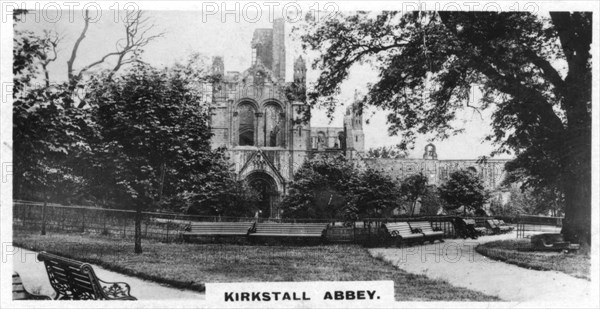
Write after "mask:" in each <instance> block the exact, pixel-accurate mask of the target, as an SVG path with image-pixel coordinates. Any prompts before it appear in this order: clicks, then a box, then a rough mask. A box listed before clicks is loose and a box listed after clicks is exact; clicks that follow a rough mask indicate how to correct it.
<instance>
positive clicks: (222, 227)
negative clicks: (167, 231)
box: [183, 222, 254, 236]
mask: <svg viewBox="0 0 600 309" xmlns="http://www.w3.org/2000/svg"><path fill="white" fill-rule="evenodd" d="M253 226H254V222H191V223H190V224H189V225H188V226H187V228H186V231H185V232H184V233H183V235H184V236H246V235H248V233H250V230H252V227H253Z"/></svg>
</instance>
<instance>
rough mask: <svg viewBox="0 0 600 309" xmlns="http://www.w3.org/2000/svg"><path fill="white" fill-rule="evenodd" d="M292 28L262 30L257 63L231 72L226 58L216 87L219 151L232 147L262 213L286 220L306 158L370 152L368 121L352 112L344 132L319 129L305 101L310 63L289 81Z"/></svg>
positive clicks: (277, 25)
mask: <svg viewBox="0 0 600 309" xmlns="http://www.w3.org/2000/svg"><path fill="white" fill-rule="evenodd" d="M284 27H285V24H284V21H283V19H278V20H275V21H274V23H273V29H256V30H255V31H254V37H253V38H252V63H251V65H250V67H249V68H248V69H247V70H245V71H244V72H242V73H239V72H226V71H225V64H224V62H223V59H222V58H221V57H215V58H214V59H213V66H212V69H213V73H215V74H217V75H221V76H222V81H221V82H219V83H215V84H213V85H211V87H212V98H209V101H210V102H211V109H212V118H211V123H210V126H211V130H212V132H213V134H214V135H213V138H212V146H213V147H215V148H216V147H226V148H227V150H228V152H229V156H230V158H231V160H232V163H233V166H234V170H235V172H236V173H237V175H238V177H239V179H246V180H248V182H249V184H250V185H251V186H252V187H254V188H255V189H257V190H258V191H259V192H260V193H261V195H262V203H261V204H262V205H261V208H262V215H263V216H265V217H278V216H279V210H278V208H277V205H278V202H279V200H280V198H281V196H282V195H283V194H285V193H286V191H287V184H288V183H289V182H290V181H291V180H292V179H293V175H294V173H295V172H296V171H297V170H298V168H299V167H300V166H301V165H302V163H303V162H304V160H305V159H306V158H308V157H310V156H313V155H314V154H315V153H316V152H340V151H341V152H345V153H347V154H348V155H350V156H355V154H354V153H357V152H363V151H364V134H363V133H362V116H359V115H358V113H355V112H354V111H352V110H351V109H349V110H348V112H347V113H346V116H345V118H344V127H343V128H311V125H310V119H307V118H308V117H307V115H308V113H307V112H308V109H309V106H308V105H307V104H306V102H305V100H304V95H303V94H304V90H305V89H306V63H305V60H304V59H303V58H302V57H298V58H297V59H296V60H295V61H294V74H293V82H291V83H286V82H285V80H286V76H285V68H286V57H285V56H286V51H285V28H284Z"/></svg>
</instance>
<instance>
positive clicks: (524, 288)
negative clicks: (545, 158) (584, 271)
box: [370, 232, 597, 307]
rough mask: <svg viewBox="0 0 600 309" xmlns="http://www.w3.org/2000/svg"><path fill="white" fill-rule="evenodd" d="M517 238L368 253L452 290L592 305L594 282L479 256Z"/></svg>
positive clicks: (450, 241)
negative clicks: (483, 247)
mask: <svg viewBox="0 0 600 309" xmlns="http://www.w3.org/2000/svg"><path fill="white" fill-rule="evenodd" d="M514 238H516V234H515V233H514V232H513V233H509V234H505V235H496V236H484V237H480V238H478V239H476V240H473V239H466V240H463V239H447V240H446V242H444V243H437V242H436V243H435V244H427V245H423V246H418V245H416V246H412V247H407V248H374V249H370V253H371V254H372V255H373V256H383V258H384V259H386V260H387V261H390V262H392V263H393V264H394V265H396V266H397V267H398V268H400V269H403V270H405V271H407V272H410V273H415V274H423V275H426V276H427V277H430V278H434V279H443V280H446V281H448V282H449V283H450V284H452V285H454V286H460V287H465V288H468V289H471V290H476V291H480V292H483V293H485V294H488V295H495V296H498V297H500V298H501V299H502V300H505V301H514V302H529V301H532V302H537V303H539V302H544V303H546V302H548V304H550V302H552V304H551V306H552V307H555V305H559V304H561V303H562V304H567V305H568V307H574V306H573V305H574V304H575V303H580V302H582V301H585V303H588V301H591V300H592V296H593V295H596V297H597V291H596V292H593V291H592V284H591V282H590V281H587V280H585V279H578V278H575V277H572V276H570V275H567V274H564V273H561V272H557V271H537V270H531V269H525V268H522V267H518V266H515V265H511V264H507V263H503V262H499V261H493V260H490V259H489V258H487V257H485V256H483V255H481V254H479V253H477V252H476V251H475V247H476V246H477V245H478V244H479V243H485V242H489V241H494V240H499V239H514ZM596 302H597V301H596ZM596 304H597V303H596Z"/></svg>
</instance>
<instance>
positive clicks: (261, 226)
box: [249, 222, 328, 238]
mask: <svg viewBox="0 0 600 309" xmlns="http://www.w3.org/2000/svg"><path fill="white" fill-rule="evenodd" d="M327 225H328V224H327V223H273V222H264V223H256V224H255V225H254V229H253V230H252V231H251V233H250V234H249V235H250V236H253V237H309V238H310V237H314V238H320V237H323V236H324V234H325V233H324V232H325V229H327Z"/></svg>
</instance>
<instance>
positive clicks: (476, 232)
mask: <svg viewBox="0 0 600 309" xmlns="http://www.w3.org/2000/svg"><path fill="white" fill-rule="evenodd" d="M460 220H461V221H462V222H463V224H464V227H465V229H466V230H467V235H468V236H469V237H471V238H473V239H475V238H477V237H478V236H480V235H483V233H484V231H485V228H483V229H482V228H478V227H477V223H476V222H475V220H474V219H464V218H462V219H460Z"/></svg>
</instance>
